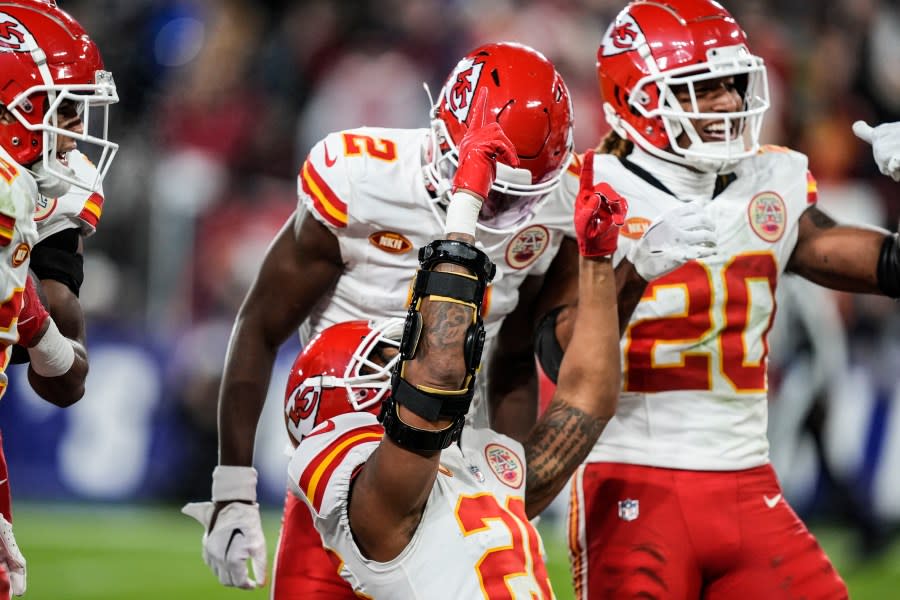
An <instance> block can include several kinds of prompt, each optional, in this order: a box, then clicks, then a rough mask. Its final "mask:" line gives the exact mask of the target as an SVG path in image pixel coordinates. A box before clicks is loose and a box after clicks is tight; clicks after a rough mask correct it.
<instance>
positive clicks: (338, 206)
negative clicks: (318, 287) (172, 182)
mask: <svg viewBox="0 0 900 600" xmlns="http://www.w3.org/2000/svg"><path fill="white" fill-rule="evenodd" d="M428 135H430V132H429V130H427V129H380V128H372V127H363V128H360V129H352V130H347V131H341V132H336V133H332V134H329V135H328V136H327V137H326V138H325V139H323V140H322V141H320V142H319V143H318V144H316V145H315V146H314V147H313V148H312V150H311V151H310V153H309V156H308V157H307V159H306V162H304V164H303V167H302V169H301V172H300V175H299V177H298V187H299V190H298V191H299V196H300V209H301V210H308V211H310V212H311V213H312V214H313V216H315V218H316V219H318V220H319V221H320V222H322V223H323V224H324V225H325V226H326V227H328V228H329V229H330V230H331V231H332V232H333V233H334V235H335V237H336V238H337V240H338V242H339V244H340V250H341V256H342V258H343V261H344V272H343V274H342V276H341V277H340V278H339V279H338V281H337V284H336V287H335V289H334V291H333V292H332V293H331V294H329V295H328V296H327V297H325V298H323V299H322V301H321V302H320V303H319V304H318V306H317V307H315V309H314V310H313V311H312V314H311V315H310V317H309V319H308V320H307V322H306V323H305V324H304V327H303V328H302V329H301V338H302V339H303V340H304V341H306V340H308V339H310V337H311V335H312V334H314V333H317V332H319V331H321V330H322V329H324V328H326V327H328V326H330V325H333V324H335V323H338V322H341V321H347V320H351V319H380V318H388V317H404V316H406V309H407V302H408V299H409V292H410V289H409V288H410V284H411V283H412V279H413V277H414V275H415V272H416V269H417V268H418V266H419V261H418V250H419V248H421V247H422V246H424V245H426V244H428V243H430V242H431V241H432V240H435V239H437V238H442V237H444V234H443V222H439V221H438V219H437V218H436V217H435V215H434V214H433V212H432V208H431V206H430V203H431V202H432V200H431V197H430V196H429V193H428V191H427V189H426V187H425V185H426V184H425V178H424V174H423V171H422V149H423V146H424V144H425V141H426V139H427V136H428ZM579 169H580V161H573V166H572V167H570V169H569V171H568V172H567V173H566V174H565V175H564V176H563V180H562V183H561V185H560V186H559V187H558V188H557V189H556V190H555V191H554V192H553V193H552V194H551V195H550V197H549V198H548V199H547V200H546V201H545V202H544V203H543V205H542V206H541V207H540V209H539V210H538V212H537V214H535V216H534V217H533V218H532V220H531V221H529V222H528V223H527V224H525V225H523V226H522V227H520V228H519V229H518V230H516V231H515V232H514V233H511V234H490V233H485V232H483V231H478V232H476V238H477V240H478V241H477V245H478V246H479V247H480V248H482V249H483V250H484V251H485V252H486V253H487V254H488V256H490V258H491V260H493V261H494V264H496V265H497V274H496V276H495V277H494V281H493V283H491V285H490V286H489V287H488V290H487V292H486V294H485V299H484V304H483V306H482V317H483V318H484V322H485V328H486V330H487V339H488V347H486V348H485V353H484V356H485V357H487V356H489V351H490V347H489V345H490V340H491V339H493V337H494V336H495V335H496V333H497V332H498V331H499V329H500V326H501V324H502V322H503V318H504V317H505V316H506V315H508V314H509V313H510V312H511V311H512V310H513V309H514V308H515V306H516V304H517V302H518V300H519V292H518V290H519V286H520V285H521V284H522V282H523V281H524V279H525V277H526V276H528V275H541V274H543V273H545V272H546V271H547V269H548V267H549V266H550V263H551V262H552V261H553V259H554V258H555V256H556V253H557V251H558V250H559V246H560V243H561V242H562V239H563V236H569V237H572V238H574V237H575V233H574V225H573V223H572V214H573V207H574V201H575V196H576V195H577V193H578V170H579ZM526 335H528V334H526ZM484 381H485V378H484V377H480V378H479V383H480V384H481V385H483V384H484ZM480 396H481V394H478V395H476V400H475V403H474V406H473V411H476V412H477V411H478V409H477V408H476V407H477V406H479V405H481V400H480ZM481 417H482V418H477V419H476V420H475V421H474V423H476V424H477V425H486V424H487V421H486V416H485V415H483V414H481Z"/></svg>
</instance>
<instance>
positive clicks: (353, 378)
mask: <svg viewBox="0 0 900 600" xmlns="http://www.w3.org/2000/svg"><path fill="white" fill-rule="evenodd" d="M403 325H404V320H403V319H385V320H383V321H379V322H377V323H375V322H370V321H345V322H343V323H338V324H336V325H332V326H331V327H329V328H327V329H325V330H323V331H322V332H321V333H319V334H318V335H317V336H315V337H314V338H313V339H312V340H310V342H309V343H308V344H307V345H306V347H305V348H304V349H303V350H302V351H301V352H300V354H298V355H297V359H296V360H295V361H294V366H293V367H291V373H290V376H289V377H288V383H287V389H286V390H285V394H284V423H285V425H286V426H287V431H288V435H289V436H290V438H291V443H292V444H294V446H295V447H296V446H297V444H299V443H300V440H302V439H303V436H305V435H307V434H308V433H309V432H310V431H312V430H313V429H314V428H315V427H316V426H317V425H318V424H319V423H322V422H323V421H326V420H327V419H330V418H332V417H336V416H337V415H342V414H344V413H348V412H351V411H360V410H368V411H370V412H374V413H377V412H378V410H379V409H380V408H381V400H382V399H384V397H385V395H386V394H389V393H390V391H391V369H392V368H393V367H394V364H396V362H397V361H398V360H399V359H400V352H399V348H400V338H401V336H402V335H403ZM385 346H390V347H393V348H397V349H398V351H397V353H396V354H395V355H394V356H392V357H390V358H389V359H387V360H383V361H380V362H375V360H373V351H376V350H380V349H383V348H384V347H385ZM382 363H383V364H382Z"/></svg>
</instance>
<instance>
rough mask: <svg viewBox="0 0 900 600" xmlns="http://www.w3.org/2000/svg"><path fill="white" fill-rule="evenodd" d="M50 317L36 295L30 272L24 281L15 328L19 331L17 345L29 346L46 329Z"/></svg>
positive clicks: (38, 338)
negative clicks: (23, 290)
mask: <svg viewBox="0 0 900 600" xmlns="http://www.w3.org/2000/svg"><path fill="white" fill-rule="evenodd" d="M49 319H50V313H49V312H47V309H46V308H45V307H44V303H43V302H42V301H41V297H40V296H39V295H38V291H37V288H36V286H35V283H34V279H33V278H32V276H31V273H29V274H28V279H27V281H26V282H25V293H24V295H23V302H22V310H21V311H20V312H19V321H18V324H17V330H18V332H19V342H18V343H19V345H20V346H24V347H26V348H30V347H31V346H33V345H34V344H35V343H37V341H38V340H40V338H41V335H42V334H43V333H44V331H46V329H47V326H48V323H47V321H48V320H49Z"/></svg>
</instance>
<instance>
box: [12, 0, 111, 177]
mask: <svg viewBox="0 0 900 600" xmlns="http://www.w3.org/2000/svg"><path fill="white" fill-rule="evenodd" d="M118 101H119V97H118V95H117V93H116V85H115V83H114V82H113V78H112V75H111V74H110V73H109V72H108V71H105V70H104V68H103V59H102V58H101V57H100V52H99V50H98V49H97V46H96V45H95V44H94V42H93V41H91V39H90V38H89V37H88V35H87V33H85V31H84V29H82V27H81V25H79V24H78V22H77V21H75V19H73V18H72V17H71V16H69V15H68V14H67V13H66V12H64V11H62V10H61V9H59V8H58V7H57V6H56V4H55V2H50V1H47V0H12V1H0V104H2V105H3V106H4V107H5V108H6V109H7V110H8V111H9V112H10V113H11V114H12V116H13V117H15V119H16V122H15V123H11V124H8V125H0V145H2V146H3V148H4V149H5V150H6V151H7V152H9V153H10V154H11V155H12V157H13V159H15V160H16V162H18V163H19V164H21V165H25V166H30V165H32V164H34V163H36V162H37V161H39V160H41V159H42V160H43V169H44V170H45V171H47V172H49V174H50V175H52V176H54V177H57V178H58V179H60V180H62V181H65V182H67V183H69V184H72V185H76V186H78V187H81V188H85V189H90V190H96V189H97V188H99V186H100V183H101V182H102V180H103V177H104V176H105V175H106V172H107V170H108V169H109V165H110V163H111V162H112V159H113V157H114V156H115V154H116V151H117V150H118V144H115V143H113V142H110V141H109V140H108V139H107V129H108V112H109V106H110V105H111V104H114V103H116V102H118ZM92 108H96V109H99V110H98V111H97V112H95V113H93V114H92V112H91V109H92ZM76 114H77V115H80V116H81V122H82V125H83V132H82V133H76V132H73V131H68V130H65V129H62V128H61V127H59V121H60V120H61V119H66V118H71V117H73V116H74V115H76ZM92 120H93V121H95V122H94V123H92V122H91V121H92ZM96 121H99V123H97V122H96ZM92 126H93V127H92ZM58 135H65V136H68V137H71V138H74V139H76V140H78V141H81V142H85V143H88V144H95V145H97V146H99V148H100V152H99V157H94V158H96V160H97V175H96V177H95V178H94V181H89V182H85V181H81V180H80V179H78V178H77V177H76V176H75V175H74V173H73V172H72V171H71V169H69V168H68V167H67V166H66V164H65V157H61V156H57V152H56V138H57V136H58Z"/></svg>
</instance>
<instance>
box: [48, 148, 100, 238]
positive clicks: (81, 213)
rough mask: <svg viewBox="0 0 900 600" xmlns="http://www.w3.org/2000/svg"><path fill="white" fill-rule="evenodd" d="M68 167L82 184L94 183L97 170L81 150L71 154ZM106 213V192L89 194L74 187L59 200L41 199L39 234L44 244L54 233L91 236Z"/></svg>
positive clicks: (73, 151)
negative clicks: (79, 233) (104, 202)
mask: <svg viewBox="0 0 900 600" xmlns="http://www.w3.org/2000/svg"><path fill="white" fill-rule="evenodd" d="M68 161H69V167H70V168H71V169H72V170H73V171H74V172H75V176H76V177H78V178H79V179H80V180H81V181H86V182H91V181H93V180H94V178H95V176H96V174H97V168H96V167H95V166H94V164H93V163H92V162H91V161H90V160H89V159H88V157H87V156H85V155H84V154H82V153H81V152H79V151H78V150H72V151H71V152H69V154H68ZM102 214H103V189H102V188H101V189H99V190H98V191H96V192H89V191H87V190H83V189H81V188H78V187H75V186H72V187H71V188H70V189H69V191H68V192H67V193H66V194H65V195H63V196H60V197H59V198H47V197H45V196H40V197H39V198H38V202H37V208H36V210H35V212H34V220H35V222H36V223H37V228H38V235H39V236H40V240H41V241H43V240H45V239H47V238H48V237H50V236H51V235H53V234H55V233H59V232H60V231H65V230H66V229H78V230H79V231H80V232H81V235H83V236H84V237H89V236H91V235H93V234H94V232H95V231H96V230H97V223H98V222H99V221H100V217H101V215H102Z"/></svg>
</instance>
